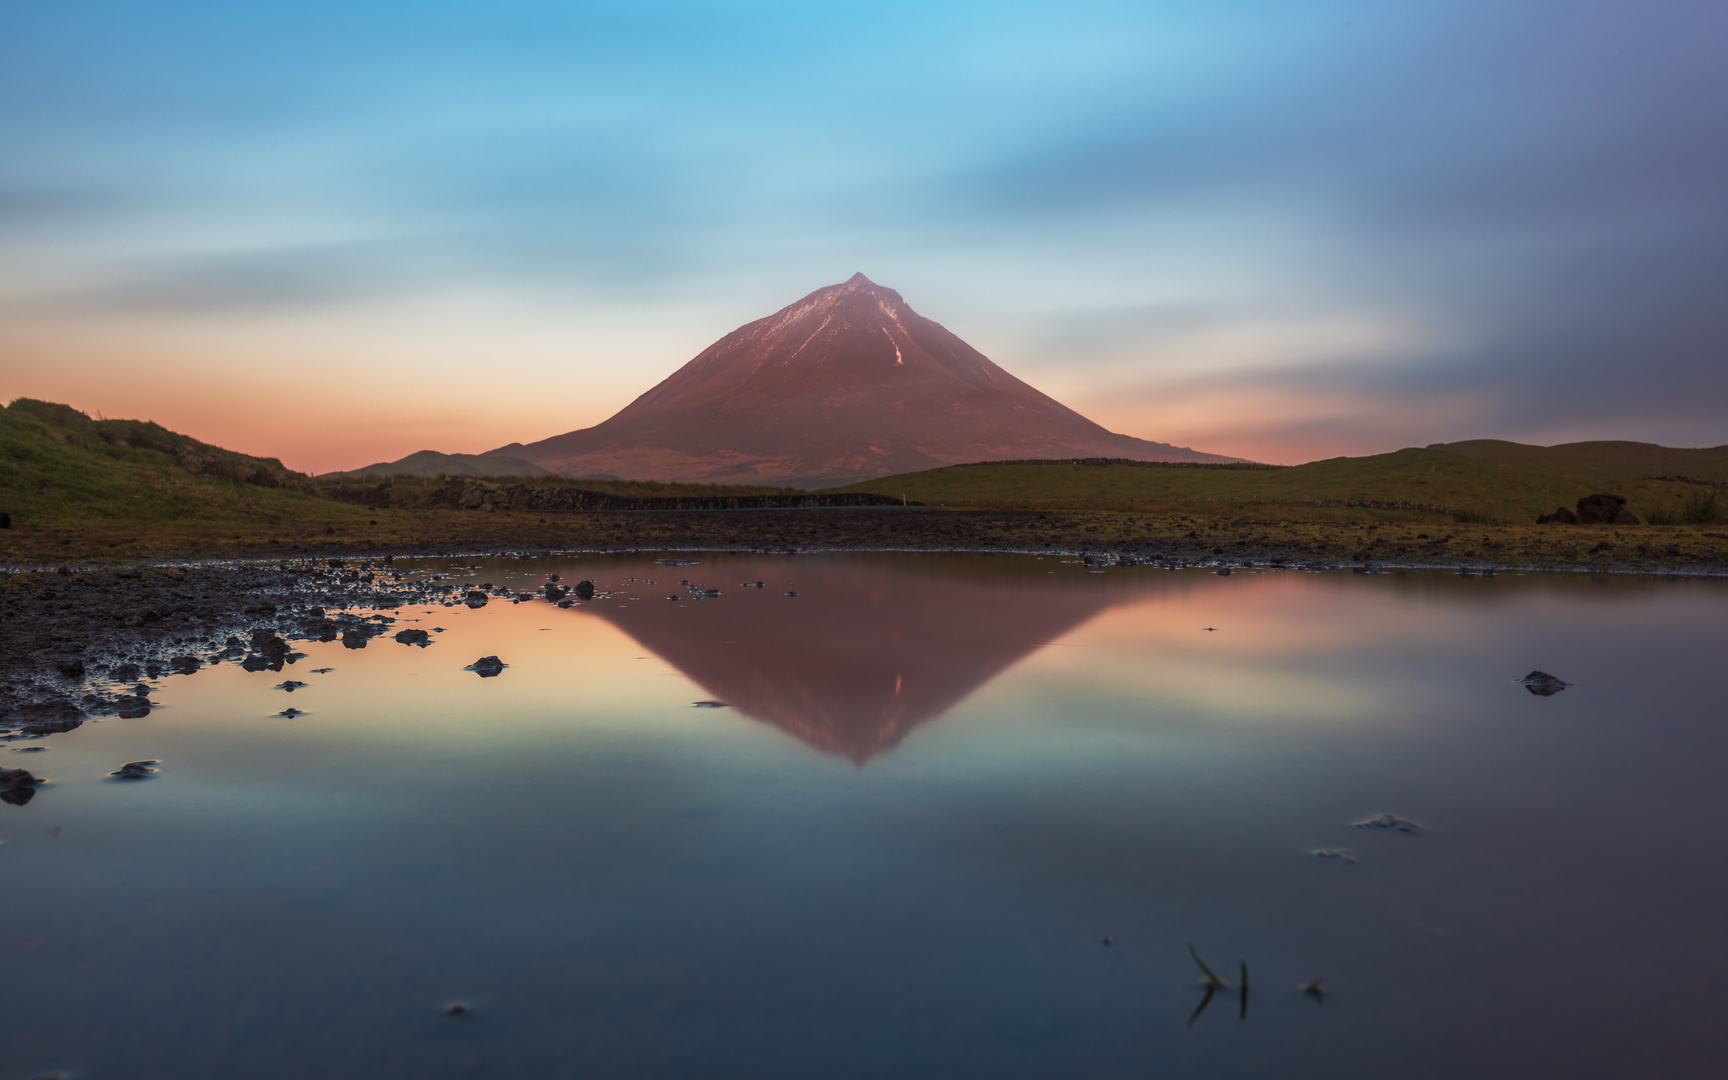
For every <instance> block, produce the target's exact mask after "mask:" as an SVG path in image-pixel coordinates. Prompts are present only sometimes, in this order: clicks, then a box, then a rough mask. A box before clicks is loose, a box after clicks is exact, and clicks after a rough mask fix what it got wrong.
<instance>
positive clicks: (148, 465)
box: [0, 398, 324, 523]
mask: <svg viewBox="0 0 1728 1080" xmlns="http://www.w3.org/2000/svg"><path fill="white" fill-rule="evenodd" d="M323 501H324V500H322V499H320V498H318V497H317V495H316V494H314V492H313V487H312V482H311V479H310V478H309V477H307V476H305V475H304V474H302V473H297V472H293V471H292V470H289V469H286V468H284V467H283V466H282V463H281V462H280V461H277V460H275V459H273V458H257V457H251V456H249V455H247V454H237V453H235V452H234V451H232V450H224V449H222V448H221V447H219V446H211V445H210V444H209V443H202V442H199V441H198V440H197V439H193V438H190V437H188V436H185V435H180V434H177V433H175V432H172V431H169V430H168V429H167V428H164V427H162V426H161V425H159V424H153V423H149V422H147V421H142V420H92V419H91V418H90V417H88V416H86V415H84V414H83V413H81V412H79V411H78V410H76V409H74V408H72V407H71V406H68V405H56V404H52V403H50V402H46V401H36V400H33V399H31V398H19V399H17V400H16V401H13V402H12V403H11V404H10V405H8V406H6V407H5V408H3V409H0V510H4V511H6V512H7V513H9V514H10V515H11V516H12V519H13V521H14V522H15V523H28V522H32V521H55V522H67V521H89V522H99V521H130V522H221V521H231V520H240V519H250V518H253V517H256V516H257V515H259V514H267V515H276V516H286V517H295V516H300V515H303V514H304V513H306V512H307V511H309V510H310V509H311V508H312V507H313V506H314V505H315V504H318V503H321V502H323Z"/></svg>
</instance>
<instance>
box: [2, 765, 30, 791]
mask: <svg viewBox="0 0 1728 1080" xmlns="http://www.w3.org/2000/svg"><path fill="white" fill-rule="evenodd" d="M36 782H37V780H36V778H35V777H34V776H31V775H30V770H29V769H0V787H21V786H23V785H26V784H34V783H36Z"/></svg>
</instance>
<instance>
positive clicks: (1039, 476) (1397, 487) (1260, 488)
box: [836, 443, 1712, 522]
mask: <svg viewBox="0 0 1728 1080" xmlns="http://www.w3.org/2000/svg"><path fill="white" fill-rule="evenodd" d="M1499 445H1501V446H1516V445H1517V444H1514V443H1502V444H1499ZM1631 445H1637V444H1631ZM1531 449H1538V450H1540V449H1542V448H1541V447H1534V448H1531ZM1653 449H1662V448H1660V447H1656V448H1653ZM1678 453H1710V451H1678ZM1692 467H1693V468H1695V469H1699V471H1702V469H1701V468H1700V467H1699V466H1697V465H1694V466H1692ZM1628 471H1630V472H1637V471H1638V470H1635V469H1632V470H1629V469H1628V467H1627V466H1626V465H1625V464H1624V463H1621V464H1620V465H1619V466H1617V472H1618V475H1605V474H1604V473H1601V472H1578V473H1561V472H1552V471H1547V470H1545V469H1532V468H1522V467H1518V466H1515V465H1509V464H1502V463H1500V462H1495V461H1489V460H1484V459H1483V458H1481V457H1472V456H1467V455H1464V454H1458V453H1453V452H1451V451H1448V450H1440V449H1432V448H1430V449H1408V450H1399V451H1397V452H1396V453H1392V454H1377V455H1374V456H1371V457H1360V458H1331V459H1328V460H1326V461H1313V462H1309V463H1308V464H1306V465H1295V466H1291V467H1288V468H1270V467H1265V466H1261V467H1243V466H1223V467H1218V466H1207V465H1195V466H1185V465H1182V464H1165V465H1158V464H1150V463H1120V464H1079V463H1071V462H1057V461H1051V462H1024V463H1006V462H1004V463H996V462H984V463H980V464H976V465H956V466H950V467H948V468H944V469H932V470H928V471H925V472H917V473H908V474H905V475H903V476H888V477H883V478H881V479H878V480H868V481H863V482H860V483H856V484H851V485H848V486H845V487H842V488H837V489H836V490H839V491H868V492H876V493H879V494H883V495H904V496H905V497H907V498H908V499H912V500H916V501H919V502H923V503H926V504H929V505H945V506H965V505H991V504H997V505H999V504H1003V503H1033V504H1036V503H1044V504H1048V505H1053V506H1054V505H1076V504H1080V503H1088V502H1089V503H1094V504H1097V503H1115V504H1122V503H1142V504H1144V503H1220V502H1222V503H1241V504H1252V503H1258V504H1275V503H1306V504H1315V503H1319V504H1333V505H1338V504H1343V505H1356V506H1367V507H1375V506H1378V507H1381V508H1385V509H1395V508H1397V507H1400V506H1402V507H1404V508H1406V509H1410V510H1420V509H1422V508H1427V509H1428V510H1429V512H1431V513H1437V514H1439V513H1444V514H1451V515H1454V516H1461V517H1462V518H1463V519H1465V520H1475V519H1482V520H1496V521H1509V522H1524V521H1533V520H1534V518H1535V516H1536V515H1537V514H1541V513H1546V512H1548V511H1551V510H1553V509H1554V508H1555V507H1557V506H1568V507H1570V506H1572V505H1574V504H1575V503H1576V502H1577V500H1578V499H1579V498H1580V497H1582V496H1584V495H1588V494H1592V493H1594V492H1598V491H1606V492H1612V493H1614V494H1619V495H1625V496H1626V497H1627V499H1628V500H1629V505H1630V508H1631V509H1632V511H1633V512H1634V513H1636V514H1638V515H1640V516H1641V517H1643V518H1645V519H1646V520H1649V519H1651V518H1652V517H1654V518H1656V519H1658V520H1663V519H1667V520H1678V519H1680V518H1681V516H1682V515H1683V514H1685V513H1686V508H1687V507H1688V506H1689V505H1691V504H1692V503H1693V502H1695V501H1696V500H1698V499H1700V498H1708V493H1709V492H1710V491H1711V490H1712V489H1710V488H1700V487H1699V485H1697V484H1691V483H1683V482H1676V481H1663V480H1653V479H1633V478H1629V476H1628V475H1627V474H1628ZM1646 475H1647V474H1646Z"/></svg>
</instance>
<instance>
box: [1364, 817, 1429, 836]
mask: <svg viewBox="0 0 1728 1080" xmlns="http://www.w3.org/2000/svg"><path fill="white" fill-rule="evenodd" d="M1356 827H1357V828H1358V829H1394V830H1396V831H1398V832H1401V833H1410V834H1411V835H1415V834H1416V833H1419V832H1421V831H1422V826H1420V825H1418V824H1416V823H1415V822H1414V821H1411V820H1409V819H1408V818H1401V817H1398V816H1396V815H1394V814H1375V815H1374V816H1373V817H1371V818H1363V819H1362V820H1361V821H1358V822H1357V823H1356Z"/></svg>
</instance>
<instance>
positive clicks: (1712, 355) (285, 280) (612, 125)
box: [0, 0, 1728, 469]
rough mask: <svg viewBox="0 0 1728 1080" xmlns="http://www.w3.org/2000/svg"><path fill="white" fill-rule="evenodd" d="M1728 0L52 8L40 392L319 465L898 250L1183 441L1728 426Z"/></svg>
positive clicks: (642, 382)
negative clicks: (380, 406) (1536, 405)
mask: <svg viewBox="0 0 1728 1080" xmlns="http://www.w3.org/2000/svg"><path fill="white" fill-rule="evenodd" d="M1724 22H1725V19H1724V16H1723V15H1722V13H1721V9H1720V8H1719V7H1717V6H1713V5H1705V4H1694V3H1686V2H1682V3H1672V4H1664V5H1658V6H1655V7H1651V6H1647V5H1646V6H1633V5H1625V4H1609V3H1602V2H1584V3H1578V2H1565V3H1562V2H1559V0H1512V2H1501V3H1492V4H1490V3H1486V2H1483V0H1466V2H1462V3H1455V4H1447V5H1432V4H1431V5H1420V6H1415V7H1412V6H1409V5H1386V4H1370V3H1366V2H1333V3H1310V4H1289V3H1286V4H1272V3H1265V2H1259V3H1254V2H1244V3H1239V4H1225V5H1220V4H1200V3H1176V4H1163V5H1157V6H1156V7H1154V8H1145V7H1141V6H1132V5H1121V4H1111V3H1090V4H1074V5H1063V6H1062V7H1061V8H1060V10H1058V9H1056V8H1052V7H1049V6H1047V5H1012V4H1010V5H1004V4H991V5H975V4H949V5H939V6H935V7H931V6H929V5H894V4H885V5H884V4H877V5H870V6H867V7H847V8H834V7H821V6H818V7H810V6H808V5H792V4H772V3H758V4H725V5H717V4H696V3H684V4H675V3H674V4H662V5H656V6H652V7H649V8H643V7H628V8H618V7H617V6H614V5H578V4H569V3H563V4H550V3H534V2H522V0H516V2H511V3H502V4H494V5H487V6H485V7H484V8H475V7H472V6H470V5H455V4H449V3H433V4H423V5H416V6H415V7H414V8H413V9H412V10H411V11H409V10H406V9H404V8H403V7H402V6H401V5H394V4H390V5H386V4H377V3H365V2H360V3H344V4H334V3H311V4H294V5H288V4H269V5H241V6H233V5H218V4H211V3H196V2H184V0H182V2H163V3H155V4H149V5H138V4H119V3H108V4H101V3H94V4H81V5H76V6H71V7H69V6H66V5H49V4H27V5H12V7H11V9H10V10H9V11H8V12H7V14H6V15H5V16H4V23H3V25H4V32H3V33H0V236H4V237H5V241H4V248H3V250H0V311H3V312H4V318H3V319H0V325H3V326H4V329H3V330H0V351H3V352H4V354H5V355H6V357H7V364H6V367H5V370H4V371H0V396H5V397H10V396H14V395H16V394H35V395H39V396H46V397H51V398H57V399H66V400H71V401H73V402H74V403H75V404H79V405H82V406H84V407H86V408H89V409H92V410H100V411H103V412H105V413H107V414H109V415H117V414H126V415H134V414H136V415H150V416H153V417H154V418H156V419H159V420H163V421H165V422H168V423H169V424H170V425H171V426H174V427H178V428H182V429H188V430H191V431H192V432H194V433H195V434H199V435H202V436H204V437H206V438H211V439H215V440H217V441H224V442H228V443H231V444H234V445H236V446H239V447H241V448H244V449H249V450H253V451H259V452H268V453H281V454H282V455H283V456H284V457H285V458H286V460H287V461H288V463H289V464H292V465H296V466H299V467H306V468H319V469H321V468H329V467H339V466H351V465H355V464H359V463H360V462H361V460H362V459H367V460H369V459H373V458H377V457H383V456H391V457H394V456H398V455H400V454H402V453H405V452H408V451H411V450H414V449H419V448H421V447H422V446H427V445H432V446H436V447H438V448H441V449H447V450H478V449H484V448H486V447H489V446H492V445H497V444H500V443H503V442H506V441H510V440H515V439H532V438H538V437H544V436H546V435H550V434H555V433H557V432H561V431H564V430H568V429H570V428H574V427H578V426H582V425H586V424H589V423H593V422H596V421H598V420H600V419H603V418H604V417H605V416H606V415H608V414H610V413H611V412H612V411H614V410H615V409H616V408H618V407H620V406H621V405H623V404H624V403H625V402H627V401H628V400H629V399H630V398H631V397H633V396H634V395H635V394H637V393H639V392H640V391H641V390H643V389H645V388H646V387H647V386H649V385H651V384H652V383H653V382H655V381H657V380H658V379H659V378H661V377H663V376H664V375H665V374H666V373H668V372H669V371H670V370H671V369H672V368H674V367H675V366H676V365H677V364H679V363H681V362H682V361H684V360H685V359H688V358H689V357H690V356H692V355H694V354H695V353H696V352H697V351H698V350H699V349H700V348H701V347H703V346H704V345H706V344H707V343H708V342H709V341H711V340H713V339H714V338H716V337H718V336H720V335H721V334H722V333H724V332H726V331H727V330H730V329H731V328H732V327H734V326H736V325H738V324H740V323H742V322H744V321H747V320H749V319H751V318H755V317H758V316H760V315H763V314H766V313H768V312H770V311H772V310H774V309H775V308H777V307H779V306H781V305H783V304H785V303H788V302H790V301H791V300H793V299H795V298H796V297H798V296H800V295H802V294H803V293H804V292H806V291H808V290H809V289H811V288H814V287H816V286H818V285H821V284H825V283H829V282H833V281H838V280H841V279H843V278H844V277H846V276H847V275H849V274H850V273H852V272H853V271H854V270H864V271H866V272H867V273H869V274H870V275H871V276H872V277H874V278H875V279H876V280H878V281H881V282H883V283H886V284H888V285H891V286H893V287H895V288H898V289H899V290H901V291H902V292H903V293H905V294H906V295H907V297H908V299H909V300H910V302H911V303H912V304H913V305H914V306H915V307H916V308H918V309H919V310H920V311H922V312H923V313H925V314H927V315H929V316H931V317H933V318H936V319H938V320H939V321H942V322H944V323H945V324H947V325H948V326H949V327H950V328H952V329H954V330H956V331H957V332H959V333H960V334H961V335H962V336H963V337H965V338H967V339H968V340H970V341H972V342H973V343H974V344H976V345H978V346H979V347H980V348H982V349H983V350H984V351H985V352H986V353H987V354H989V355H991V356H993V357H994V358H995V359H997V360H999V361H1000V362H1002V363H1004V364H1005V365H1006V366H1008V367H1009V368H1010V369H1011V370H1013V371H1015V372H1016V373H1017V374H1020V375H1022V376H1024V377H1026V378H1027V379H1028V380H1029V381H1031V382H1033V383H1034V384H1036V385H1039V386H1041V387H1043V388H1045V389H1047V390H1049V391H1050V392H1051V393H1053V394H1055V395H1056V396H1057V397H1059V398H1062V399H1064V400H1066V401H1068V402H1069V403H1071V404H1073V405H1075V406H1076V407H1078V408H1080V409H1081V410H1082V411H1086V412H1088V413H1090V414H1092V415H1094V416H1096V417H1097V418H1098V419H1099V420H1101V421H1102V422H1104V423H1106V424H1107V425H1108V426H1110V427H1112V428H1114V429H1117V430H1122V431H1126V432H1129V433H1131V434H1135V435H1141V436H1146V437H1151V438H1157V439H1164V440H1170V441H1175V442H1179V443H1192V444H1195V445H1199V446H1202V447H1204V448H1206V449H1211V450H1217V451H1223V452H1233V453H1242V454H1248V455H1252V456H1257V457H1261V458H1264V459H1269V460H1286V461H1289V460H1301V459H1304V458H1306V457H1311V456H1316V455H1320V454H1324V453H1331V452H1341V451H1351V452H1361V451H1369V450H1379V449H1388V448H1394V447H1397V446H1400V445H1406V444H1411V443H1421V442H1426V441H1431V440H1434V439H1440V438H1462V437H1471V436H1482V435H1505V436H1511V437H1518V438H1524V439H1530V440H1549V441H1553V440H1558V439H1565V438H1584V437H1623V438H1643V439H1652V440H1663V441H1667V442H1670V443H1681V444H1697V443H1712V442H1718V443H1719V442H1723V441H1725V440H1728V428H1725V427H1724V426H1723V421H1722V419H1721V416H1720V410H1719V409H1717V408H1715V407H1714V406H1713V405H1712V404H1711V402H1713V401H1716V400H1719V399H1720V398H1721V397H1722V395H1723V392H1724V391H1728V384H1724V383H1723V382H1722V379H1723V378H1724V376H1723V374H1722V371H1723V369H1722V366H1721V365H1720V364H1719V363H1718V362H1717V361H1718V360H1719V358H1720V356H1721V354H1722V351H1723V347H1724V345H1725V344H1728V324H1725V323H1724V321H1723V317H1722V316H1721V315H1720V313H1719V312H1718V310H1717V309H1718V308H1719V307H1720V305H1719V303H1718V298H1719V294H1720V293H1721V292H1722V286H1723V284H1724V277H1725V271H1728V267H1725V266H1724V265H1723V256H1722V252H1723V251H1725V250H1728V246H1725V245H1724V242H1723V241H1724V240H1725V239H1728V237H1725V235H1724V233H1725V227H1728V215H1725V213H1724V211H1725V209H1728V208H1725V198H1728V197H1725V196H1724V194H1723V192H1724V190H1728V189H1725V188H1724V185H1723V184H1722V183H1721V174H1722V166H1723V163H1724V162H1723V154H1724V147H1728V138H1725V136H1728V132H1725V131H1724V130H1723V113H1722V110H1721V109H1720V108H1719V107H1718V104H1717V103H1718V102H1720V101H1721V100H1723V99H1724V97H1725V96H1728V86H1724V85H1723V84H1724V82H1725V81H1728V74H1725V73H1724V72H1725V70H1728V69H1724V68H1723V67H1722V65H1721V64H1720V63H1719V57H1718V55H1717V53H1718V49H1717V48H1716V43H1717V42H1719V41H1720V39H1721V33H1722V30H1723V29H1724ZM289 373H291V374H292V375H293V376H294V379H293V380H292V382H293V385H291V386H283V385H281V383H282V381H283V377H284V375H285V374H289ZM481 374H483V375H485V376H488V377H490V378H491V379H494V380H496V379H499V378H500V377H502V378H505V379H508V380H509V383H506V384H504V385H501V386H499V390H500V392H499V393H498V394H497V395H496V396H495V398H493V399H490V400H476V399H475V396H474V395H472V394H471V393H470V392H469V390H470V389H471V385H472V380H473V378H474V377H475V376H476V375H481ZM338 382H339V383H340V384H341V385H342V386H344V387H346V388H348V389H350V390H353V391H358V392H359V393H355V394H353V395H352V396H353V398H354V399H355V400H353V401H352V402H350V401H349V400H348V397H349V395H345V394H338V393H334V392H333V390H334V389H335V386H336V384H338ZM512 383H514V384H519V385H521V386H522V387H523V388H524V389H530V388H532V389H533V390H534V393H531V394H526V395H512V394H510V393H509V392H508V391H509V389H510V384H512ZM548 388H549V389H550V390H551V391H552V392H550V393H546V392H544V391H545V390H546V389H548ZM366 391H375V392H379V393H388V395H389V399H390V401H391V402H392V408H391V409H390V410H388V415H384V416H380V414H379V411H378V410H377V409H375V408H374V407H373V404H372V402H370V401H364V400H362V399H363V398H364V397H365V396H366V395H365V392H366ZM1682 391H1684V392H1682ZM1537 398H1539V399H1540V400H1541V401H1542V402H1543V406H1542V408H1541V409H1530V408H1529V407H1528V404H1527V403H1528V402H1529V401H1531V400H1533V399H1537ZM524 399H526V400H524ZM254 402H255V403H256V404H252V403H254ZM218 406H220V407H218ZM357 422H359V426H361V428H362V430H363V431H364V434H359V435H357V434H354V431H355V428H356V426H357Z"/></svg>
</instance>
